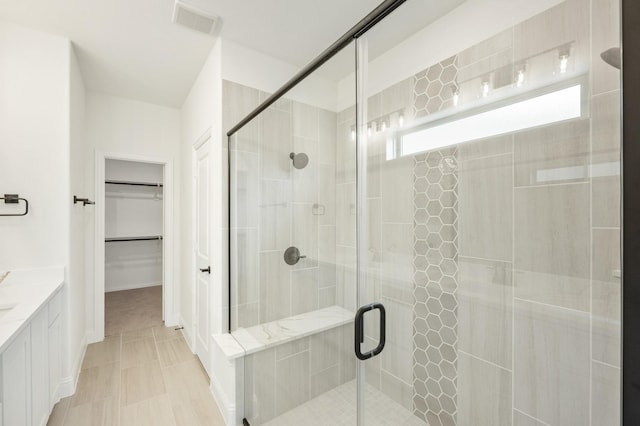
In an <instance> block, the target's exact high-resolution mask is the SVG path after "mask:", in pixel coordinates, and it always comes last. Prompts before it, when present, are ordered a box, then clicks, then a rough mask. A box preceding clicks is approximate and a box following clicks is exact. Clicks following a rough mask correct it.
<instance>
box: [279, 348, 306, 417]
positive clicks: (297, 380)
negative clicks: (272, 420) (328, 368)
mask: <svg viewBox="0 0 640 426" xmlns="http://www.w3.org/2000/svg"><path fill="white" fill-rule="evenodd" d="M275 382H276V412H277V413H278V414H282V413H284V412H287V411H289V410H291V409H292V408H295V407H297V406H298V405H300V404H302V403H304V402H306V401H308V400H309V382H310V376H309V352H308V351H305V352H301V353H299V354H297V355H292V356H290V357H287V358H284V359H281V360H278V361H276V380H275Z"/></svg>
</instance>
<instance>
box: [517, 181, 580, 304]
mask: <svg viewBox="0 0 640 426" xmlns="http://www.w3.org/2000/svg"><path fill="white" fill-rule="evenodd" d="M589 207H590V204H589V185H588V184H571V185H554V186H545V187H529V188H517V189H516V192H515V224H514V225H515V249H514V252H515V269H516V273H515V281H514V285H515V295H516V297H519V298H522V299H528V300H535V301H539V302H543V303H549V304H552V305H558V306H564V307H567V308H573V309H581V310H584V311H587V310H589V305H590V301H589V276H590V267H589V263H590V257H591V256H590V248H591V244H590V238H589V236H590V227H589V226H590V225H589V214H588V212H589Z"/></svg>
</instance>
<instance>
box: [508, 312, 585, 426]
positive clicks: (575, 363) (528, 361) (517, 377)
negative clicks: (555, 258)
mask: <svg viewBox="0 0 640 426" xmlns="http://www.w3.org/2000/svg"><path fill="white" fill-rule="evenodd" d="M514 309H515V324H514V331H515V333H514V338H515V340H514V407H515V408H517V409H518V410H520V411H522V412H524V413H526V414H529V415H531V416H533V417H535V418H537V419H540V420H542V421H543V422H545V423H547V424H550V425H562V426H584V425H586V424H589V412H588V410H586V409H585V408H586V407H588V406H589V370H590V362H591V361H590V359H589V353H590V351H589V314H588V313H581V312H579V311H575V310H569V309H563V308H555V307H550V306H548V305H543V304H539V303H534V302H525V301H519V300H516V303H515V306H514Z"/></svg>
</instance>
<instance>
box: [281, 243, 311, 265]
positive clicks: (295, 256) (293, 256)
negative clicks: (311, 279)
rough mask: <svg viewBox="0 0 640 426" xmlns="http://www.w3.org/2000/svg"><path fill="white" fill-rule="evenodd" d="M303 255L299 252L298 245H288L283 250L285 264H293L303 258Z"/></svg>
mask: <svg viewBox="0 0 640 426" xmlns="http://www.w3.org/2000/svg"><path fill="white" fill-rule="evenodd" d="M305 257H307V256H305V255H301V254H300V250H298V247H289V248H288V249H286V250H285V251H284V261H285V263H286V264H287V265H295V264H296V263H298V262H299V261H300V259H304V258H305Z"/></svg>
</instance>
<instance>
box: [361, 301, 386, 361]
mask: <svg viewBox="0 0 640 426" xmlns="http://www.w3.org/2000/svg"><path fill="white" fill-rule="evenodd" d="M374 309H378V310H380V342H379V343H378V346H376V347H375V349H373V350H372V351H369V352H365V353H362V350H361V348H360V346H361V345H362V343H364V314H365V313H367V312H369V311H372V310H374ZM355 326H356V330H355V333H354V337H355V342H354V343H355V351H356V356H357V357H358V359H360V360H362V361H365V360H367V359H369V358H373V357H374V356H376V355H378V354H380V352H382V350H383V349H384V345H385V342H386V328H387V319H386V311H385V309H384V305H383V304H382V303H371V304H369V305H364V306H362V307H361V308H360V309H358V312H356V318H355Z"/></svg>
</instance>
